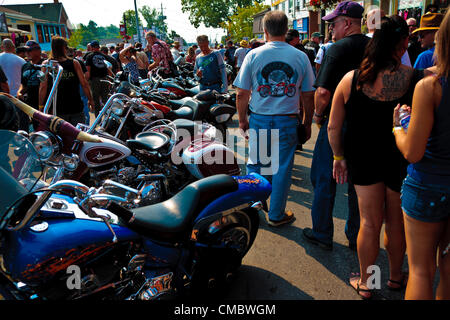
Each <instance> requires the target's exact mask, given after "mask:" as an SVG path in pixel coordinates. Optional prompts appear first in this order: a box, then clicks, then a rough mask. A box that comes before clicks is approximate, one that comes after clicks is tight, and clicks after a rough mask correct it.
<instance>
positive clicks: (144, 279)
mask: <svg viewBox="0 0 450 320" xmlns="http://www.w3.org/2000/svg"><path fill="white" fill-rule="evenodd" d="M41 177H42V166H41V162H40V161H39V157H38V154H37V151H36V149H35V148H34V147H33V145H32V144H31V142H30V141H29V140H28V139H27V138H26V137H24V136H22V135H20V134H18V133H15V132H12V131H0V186H1V188H2V190H3V191H2V192H0V208H1V209H0V296H3V298H5V299H18V300H29V299H38V300H73V299H103V300H154V299H164V298H171V297H175V296H177V295H180V294H184V293H186V292H188V293H189V292H190V291H191V290H194V291H195V290H201V291H203V290H205V289H206V288H208V287H213V286H215V285H220V284H221V283H222V282H225V281H226V280H227V279H229V278H230V277H232V276H233V274H234V273H235V272H236V270H237V268H238V267H239V266H240V265H241V262H242V258H243V257H244V256H245V254H246V253H247V252H248V250H249V249H250V248H251V246H252V244H253V242H254V240H255V237H256V234H257V232H258V227H259V216H258V209H259V208H260V206H261V202H264V201H265V200H266V199H267V198H268V197H269V195H270V192H271V186H270V184H269V182H268V181H267V180H266V179H264V178H263V177H262V176H259V175H256V174H253V175H248V176H234V177H232V176H228V175H216V176H211V177H208V178H205V179H201V180H198V181H196V182H194V183H192V184H190V185H188V186H187V187H185V188H184V189H182V190H181V191H180V192H179V193H177V194H176V195H175V196H174V197H172V198H170V199H168V200H166V201H164V202H161V203H157V204H153V205H150V206H145V207H140V208H136V209H127V208H125V207H124V206H121V203H125V202H127V201H129V199H127V192H126V191H127V188H128V187H126V186H122V187H123V190H124V193H123V194H124V196H123V198H122V197H119V196H116V195H111V194H106V193H102V188H101V187H100V188H98V189H96V188H93V187H91V188H90V187H87V186H85V185H83V184H81V183H80V182H77V181H72V180H62V181H58V182H57V183H55V184H53V185H48V184H44V183H43V182H42V181H41V180H40V178H41ZM117 186H119V187H120V185H119V184H116V187H117ZM74 195H75V196H74Z"/></svg>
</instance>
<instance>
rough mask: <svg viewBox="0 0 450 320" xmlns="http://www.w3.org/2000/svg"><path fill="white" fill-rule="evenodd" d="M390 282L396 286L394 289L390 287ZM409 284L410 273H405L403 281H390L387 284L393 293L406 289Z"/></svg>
mask: <svg viewBox="0 0 450 320" xmlns="http://www.w3.org/2000/svg"><path fill="white" fill-rule="evenodd" d="M389 282H390V283H392V284H395V286H394V287H393V286H392V285H389ZM407 284H408V273H407V272H403V275H402V279H401V280H400V281H396V280H392V279H389V280H388V283H387V287H388V289H389V290H392V291H402V290H404V289H405V288H406V285H407Z"/></svg>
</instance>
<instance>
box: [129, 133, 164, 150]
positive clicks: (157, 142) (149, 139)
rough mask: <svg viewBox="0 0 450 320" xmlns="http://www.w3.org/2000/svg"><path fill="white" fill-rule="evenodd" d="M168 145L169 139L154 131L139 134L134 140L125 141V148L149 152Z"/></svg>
mask: <svg viewBox="0 0 450 320" xmlns="http://www.w3.org/2000/svg"><path fill="white" fill-rule="evenodd" d="M169 143H170V139H169V137H168V136H167V135H165V134H162V133H159V132H154V131H147V132H141V133H139V134H138V135H137V136H136V138H135V139H130V140H127V146H129V147H130V148H132V149H145V150H149V151H159V150H161V149H162V148H164V147H166V146H168V145H169Z"/></svg>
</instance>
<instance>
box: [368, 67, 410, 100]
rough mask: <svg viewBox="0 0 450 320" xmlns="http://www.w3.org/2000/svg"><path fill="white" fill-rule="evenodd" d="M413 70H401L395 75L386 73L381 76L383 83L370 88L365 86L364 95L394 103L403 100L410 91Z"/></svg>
mask: <svg viewBox="0 0 450 320" xmlns="http://www.w3.org/2000/svg"><path fill="white" fill-rule="evenodd" d="M412 75H413V69H407V68H400V69H399V70H397V72H395V73H389V72H386V73H384V74H382V75H381V83H380V82H378V85H374V86H371V87H369V86H368V85H364V86H363V93H364V94H365V95H367V96H368V97H370V98H372V99H375V100H380V101H392V100H396V99H398V98H401V97H402V96H403V95H405V94H406V92H407V91H408V89H409V84H410V82H411V77H412Z"/></svg>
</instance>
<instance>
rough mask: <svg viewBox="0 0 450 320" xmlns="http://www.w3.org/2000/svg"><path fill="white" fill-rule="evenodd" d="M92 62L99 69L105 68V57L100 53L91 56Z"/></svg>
mask: <svg viewBox="0 0 450 320" xmlns="http://www.w3.org/2000/svg"><path fill="white" fill-rule="evenodd" d="M92 64H93V65H94V66H95V67H97V68H99V69H103V68H106V64H105V58H104V57H103V56H101V55H94V56H93V57H92Z"/></svg>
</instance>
